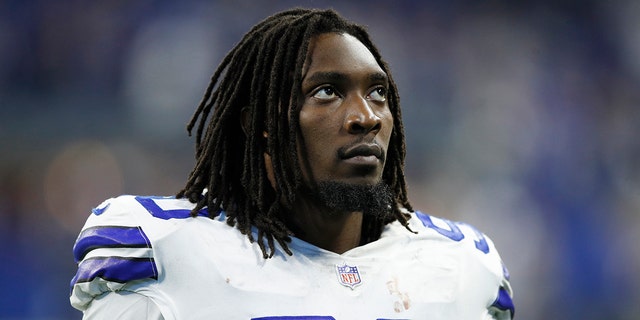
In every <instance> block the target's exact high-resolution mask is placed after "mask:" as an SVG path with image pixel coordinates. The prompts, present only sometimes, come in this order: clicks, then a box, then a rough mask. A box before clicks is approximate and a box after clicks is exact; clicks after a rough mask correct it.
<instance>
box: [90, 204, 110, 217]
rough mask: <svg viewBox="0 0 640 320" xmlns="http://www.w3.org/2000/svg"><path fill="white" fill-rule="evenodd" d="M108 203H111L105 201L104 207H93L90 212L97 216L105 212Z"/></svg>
mask: <svg viewBox="0 0 640 320" xmlns="http://www.w3.org/2000/svg"><path fill="white" fill-rule="evenodd" d="M110 205H111V203H107V204H106V205H104V207H98V208H93V209H91V213H93V214H95V215H96V216H99V215H101V214H102V213H103V212H105V211H106V210H107V208H109V206H110Z"/></svg>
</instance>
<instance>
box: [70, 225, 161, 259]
mask: <svg viewBox="0 0 640 320" xmlns="http://www.w3.org/2000/svg"><path fill="white" fill-rule="evenodd" d="M97 248H151V242H150V241H149V238H147V235H146V234H145V233H144V232H143V231H142V229H141V228H140V227H122V226H115V227H112V226H100V227H93V228H88V229H85V230H84V231H82V233H81V234H80V236H78V240H77V241H76V244H75V245H74V246H73V256H74V258H75V260H76V263H77V262H79V261H81V260H82V259H83V258H84V257H85V256H86V255H87V253H89V252H90V251H91V250H93V249H97Z"/></svg>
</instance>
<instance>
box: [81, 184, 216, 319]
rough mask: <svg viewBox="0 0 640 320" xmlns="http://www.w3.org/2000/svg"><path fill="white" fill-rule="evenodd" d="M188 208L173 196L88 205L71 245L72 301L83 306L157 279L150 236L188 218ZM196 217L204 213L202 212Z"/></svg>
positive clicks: (190, 205)
mask: <svg viewBox="0 0 640 320" xmlns="http://www.w3.org/2000/svg"><path fill="white" fill-rule="evenodd" d="M193 207H194V204H192V203H190V202H189V201H187V200H184V199H175V198H174V197H146V196H133V195H124V196H119V197H116V198H112V199H108V200H106V201H104V202H103V203H101V204H100V205H98V206H97V207H96V208H94V209H93V210H92V211H91V214H90V215H89V218H88V219H87V222H86V223H85V225H84V227H83V228H82V230H81V231H80V234H79V236H78V238H77V239H76V243H75V245H74V247H73V254H74V259H75V261H76V263H77V264H78V269H77V272H76V275H75V276H74V278H73V279H72V281H71V290H72V291H71V302H72V305H73V306H74V307H76V308H78V309H80V310H83V309H84V308H86V306H87V305H88V304H89V303H90V302H91V300H92V299H93V298H94V297H96V296H98V295H100V294H102V293H104V292H108V291H118V290H124V289H126V288H127V286H128V287H132V286H134V285H135V284H139V283H141V282H154V281H155V280H157V278H158V267H157V265H156V259H155V257H154V247H153V246H154V241H153V239H154V238H157V237H158V235H159V234H163V233H164V234H167V233H170V232H172V231H173V230H175V229H177V228H179V227H180V222H181V221H187V220H192V219H191V210H192V209H193ZM199 215H203V216H206V215H207V212H206V210H201V211H200V213H199ZM207 220H208V219H207Z"/></svg>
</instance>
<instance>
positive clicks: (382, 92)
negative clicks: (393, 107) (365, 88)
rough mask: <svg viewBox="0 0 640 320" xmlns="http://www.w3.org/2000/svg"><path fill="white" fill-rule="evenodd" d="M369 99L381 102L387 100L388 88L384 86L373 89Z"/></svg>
mask: <svg viewBox="0 0 640 320" xmlns="http://www.w3.org/2000/svg"><path fill="white" fill-rule="evenodd" d="M369 99H371V100H373V101H379V102H384V101H387V89H386V88H383V87H377V88H375V89H373V91H371V93H369Z"/></svg>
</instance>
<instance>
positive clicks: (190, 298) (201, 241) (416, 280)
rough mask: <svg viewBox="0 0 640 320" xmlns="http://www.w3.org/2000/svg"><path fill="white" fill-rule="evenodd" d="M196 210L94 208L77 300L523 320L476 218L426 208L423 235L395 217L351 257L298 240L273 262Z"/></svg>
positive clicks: (420, 226) (169, 205)
mask: <svg viewBox="0 0 640 320" xmlns="http://www.w3.org/2000/svg"><path fill="white" fill-rule="evenodd" d="M193 206H194V205H193V204H192V203H190V202H189V201H187V200H185V199H175V198H173V197H140V196H121V197H118V198H114V199H110V200H107V201H105V202H104V203H102V204H101V205H100V206H99V207H97V208H96V209H94V210H93V213H92V214H91V216H90V217H89V219H88V220H87V223H86V224H85V226H84V228H83V229H82V232H81V233H80V235H79V237H78V239H77V242H76V244H75V246H74V255H75V258H76V261H77V263H78V271H77V273H76V276H75V277H74V278H73V280H72V282H71V287H72V292H71V297H70V300H71V304H72V305H73V306H74V307H75V308H77V309H79V310H82V311H85V312H88V310H90V309H91V307H92V304H91V303H92V301H94V299H96V297H99V296H100V297H104V294H105V293H110V292H118V293H128V292H135V293H137V294H138V295H135V296H138V297H139V295H142V296H144V297H148V299H150V300H151V301H153V302H154V304H155V305H156V306H157V308H158V309H159V311H160V313H161V314H162V317H164V319H264V320H267V319H269V320H277V319H289V320H298V319H316V320H321V319H367V320H375V319H511V318H512V317H513V313H514V307H513V302H512V298H511V296H512V293H511V288H510V285H509V276H508V273H507V272H506V268H504V266H503V264H502V261H501V260H500V257H499V255H498V253H497V251H496V249H495V247H494V245H493V243H492V242H491V240H489V238H487V237H486V236H485V235H483V234H482V233H480V232H479V231H477V230H476V229H475V228H473V227H471V226H469V225H467V224H463V223H458V222H451V221H448V220H444V219H440V218H436V217H433V216H429V215H426V214H423V213H420V212H414V213H411V220H410V227H411V229H412V230H414V231H416V233H412V232H409V231H408V230H406V229H405V227H404V226H402V225H401V224H400V223H398V222H394V223H391V224H389V225H387V226H386V227H385V229H384V231H383V232H382V236H381V238H380V239H379V240H377V241H375V242H372V243H369V244H366V245H364V246H360V247H356V248H354V249H351V250H349V251H347V252H345V253H343V254H336V253H333V252H330V251H327V250H323V249H321V248H318V247H316V246H314V245H311V244H309V243H306V242H304V241H302V240H300V239H297V238H292V241H291V243H290V244H289V248H290V249H291V251H292V252H293V255H292V256H289V255H288V254H286V253H285V252H284V251H282V250H281V248H280V247H277V248H278V250H277V251H276V254H275V255H274V257H273V258H271V259H264V258H263V257H262V253H261V251H260V248H259V247H258V245H257V244H256V243H251V242H250V241H249V239H248V238H247V236H245V235H242V234H241V233H240V232H239V231H238V229H236V228H234V227H230V226H229V225H228V224H227V223H226V221H225V216H224V213H222V214H221V215H220V216H218V217H216V218H215V219H210V218H208V217H207V212H206V210H202V211H201V212H200V215H199V216H198V217H196V218H192V217H191V216H190V211H191V209H192V208H193ZM254 233H255V230H254ZM254 238H257V234H254ZM110 294H112V293H110ZM114 301H116V300H114Z"/></svg>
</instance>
